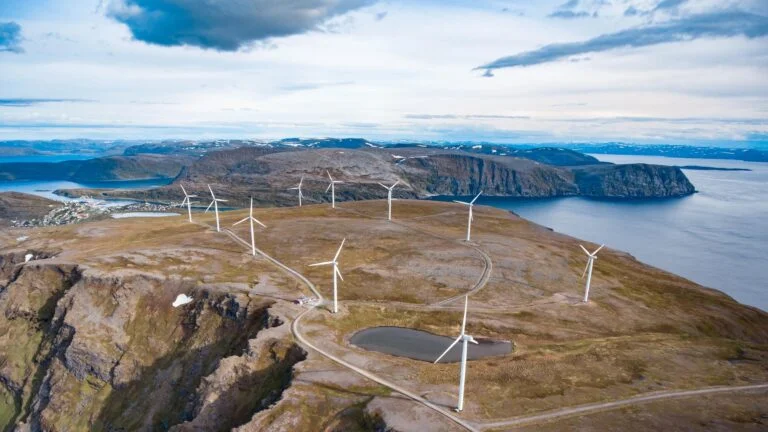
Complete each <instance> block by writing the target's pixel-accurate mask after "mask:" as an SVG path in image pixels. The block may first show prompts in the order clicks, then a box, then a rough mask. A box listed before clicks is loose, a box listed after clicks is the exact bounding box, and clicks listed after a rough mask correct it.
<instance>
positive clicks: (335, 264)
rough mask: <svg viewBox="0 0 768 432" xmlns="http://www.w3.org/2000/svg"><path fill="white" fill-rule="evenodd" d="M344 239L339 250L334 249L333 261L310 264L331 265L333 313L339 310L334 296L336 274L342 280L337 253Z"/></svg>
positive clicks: (342, 242)
mask: <svg viewBox="0 0 768 432" xmlns="http://www.w3.org/2000/svg"><path fill="white" fill-rule="evenodd" d="M345 241H347V239H346V238H345V239H344V240H342V241H341V246H339V250H338V251H336V256H334V257H333V261H326V262H321V263H317V264H310V267H318V266H327V265H333V313H336V312H338V311H339V309H338V304H337V296H336V295H337V290H338V282H337V281H336V276H338V277H340V278H341V280H342V281H344V276H342V275H341V272H340V271H339V255H340V254H341V248H343V247H344V242H345Z"/></svg>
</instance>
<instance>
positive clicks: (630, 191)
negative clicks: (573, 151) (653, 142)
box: [573, 164, 696, 198]
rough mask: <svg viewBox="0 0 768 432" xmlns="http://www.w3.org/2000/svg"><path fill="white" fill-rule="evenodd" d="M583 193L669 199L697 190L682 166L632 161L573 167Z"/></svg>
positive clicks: (597, 196)
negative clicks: (630, 162)
mask: <svg viewBox="0 0 768 432" xmlns="http://www.w3.org/2000/svg"><path fill="white" fill-rule="evenodd" d="M573 172H574V174H575V181H576V184H577V185H578V187H579V191H580V193H581V195H583V196H588V197H596V198H668V197H679V196H684V195H690V194H692V193H694V192H696V189H695V188H694V186H693V185H692V184H691V182H690V181H689V180H688V178H687V177H686V176H685V174H684V173H683V171H682V170H681V169H680V168H678V167H670V166H659V165H647V164H631V165H600V166H592V167H588V168H576V169H574V170H573Z"/></svg>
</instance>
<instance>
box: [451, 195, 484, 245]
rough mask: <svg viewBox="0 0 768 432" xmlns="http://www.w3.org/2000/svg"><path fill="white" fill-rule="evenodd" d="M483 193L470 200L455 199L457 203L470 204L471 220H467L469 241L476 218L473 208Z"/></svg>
mask: <svg viewBox="0 0 768 432" xmlns="http://www.w3.org/2000/svg"><path fill="white" fill-rule="evenodd" d="M482 194H483V191H480V193H479V194H477V196H476V197H475V199H473V200H472V201H470V202H464V201H455V200H454V201H453V202H455V203H459V204H464V205H466V206H469V220H468V221H467V241H470V239H471V234H472V220H473V219H474V218H475V217H474V216H472V208H473V207H474V206H475V201H477V199H478V198H480V195H482Z"/></svg>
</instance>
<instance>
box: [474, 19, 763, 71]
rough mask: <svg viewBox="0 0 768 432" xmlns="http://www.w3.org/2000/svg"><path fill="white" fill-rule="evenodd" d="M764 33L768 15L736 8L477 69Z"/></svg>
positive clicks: (565, 45)
mask: <svg viewBox="0 0 768 432" xmlns="http://www.w3.org/2000/svg"><path fill="white" fill-rule="evenodd" d="M766 35H768V17H765V16H762V15H755V14H751V13H747V12H742V11H737V10H728V11H718V12H711V13H705V14H699V15H691V16H689V17H687V18H683V19H678V20H673V21H666V22H662V23H655V24H650V25H646V26H641V27H634V28H630V29H627V30H622V31H619V32H616V33H609V34H604V35H601V36H598V37H596V38H593V39H589V40H586V41H583V42H573V43H562V44H551V45H545V46H544V47H542V48H539V49H537V50H533V51H526V52H523V53H520V54H515V55H512V56H509V57H502V58H500V59H498V60H495V61H493V62H491V63H488V64H485V65H482V66H479V67H477V68H476V69H485V70H490V69H501V68H509V67H524V66H532V65H537V64H542V63H549V62H553V61H557V60H561V59H564V58H568V57H572V56H577V55H583V54H588V53H596V52H602V51H609V50H613V49H617V48H639V47H645V46H650V45H657V44H662V43H668V42H681V41H689V40H693V39H699V38H705V37H736V36H745V37H747V38H750V39H752V38H758V37H764V36H766Z"/></svg>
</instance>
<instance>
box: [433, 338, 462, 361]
mask: <svg viewBox="0 0 768 432" xmlns="http://www.w3.org/2000/svg"><path fill="white" fill-rule="evenodd" d="M460 340H461V336H459V337H457V338H456V340H455V341H453V343H452V344H451V345H450V346H449V347H448V349H447V350H445V351H443V353H442V354H440V357H438V358H437V360H435V363H437V362H439V361H440V360H442V359H443V357H445V355H446V354H448V351H450V350H451V348H453V347H454V346H455V345H456V344H457V343H459V341H460Z"/></svg>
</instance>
